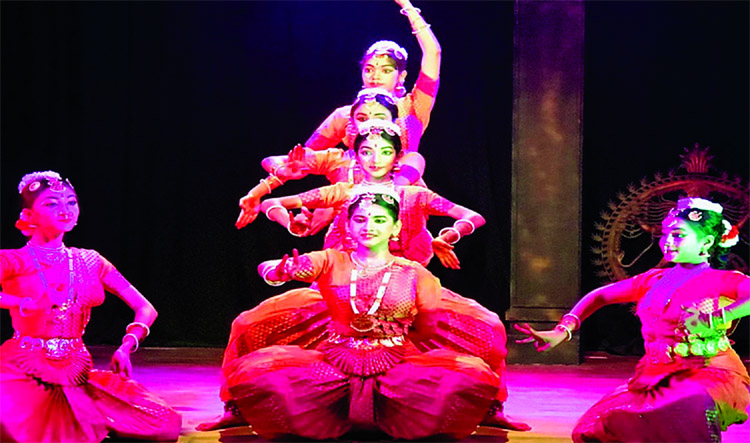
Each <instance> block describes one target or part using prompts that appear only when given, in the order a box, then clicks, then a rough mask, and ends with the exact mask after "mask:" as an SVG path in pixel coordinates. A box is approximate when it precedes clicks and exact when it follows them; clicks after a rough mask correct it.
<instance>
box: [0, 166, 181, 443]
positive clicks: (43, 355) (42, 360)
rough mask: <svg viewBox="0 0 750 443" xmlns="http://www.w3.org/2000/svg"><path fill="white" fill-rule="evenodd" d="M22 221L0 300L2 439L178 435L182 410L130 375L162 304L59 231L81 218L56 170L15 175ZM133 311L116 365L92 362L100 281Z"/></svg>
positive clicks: (5, 264)
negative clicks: (88, 340)
mask: <svg viewBox="0 0 750 443" xmlns="http://www.w3.org/2000/svg"><path fill="white" fill-rule="evenodd" d="M18 191H19V193H20V194H21V201H22V206H23V210H22V211H21V217H20V219H19V220H18V222H17V223H16V226H17V227H18V228H19V229H20V230H21V232H23V234H24V235H26V236H27V237H28V238H29V241H28V242H27V243H26V246H24V247H22V248H20V249H3V250H0V283H1V284H2V293H0V307H2V308H3V309H8V310H10V314H11V318H12V319H13V329H14V330H15V332H14V334H13V338H11V339H10V340H8V341H6V342H5V343H3V345H2V346H1V347H0V353H1V355H2V358H1V359H0V385H2V388H1V389H0V409H2V411H3V413H2V416H1V417H0V437H1V438H0V440H2V441H21V442H41V441H45V442H47V441H49V442H63V441H71V442H99V441H102V440H104V439H105V438H106V437H107V435H108V434H110V433H111V434H113V435H116V436H118V437H121V438H130V439H144V440H176V439H177V438H178V436H179V433H180V427H181V422H182V419H181V417H180V415H179V414H178V413H177V412H176V411H174V410H173V409H172V408H170V407H169V406H167V405H166V404H165V403H164V402H163V401H162V400H160V399H158V398H156V397H155V396H154V395H152V394H150V393H149V392H148V391H146V389H145V388H144V387H143V386H141V385H140V384H138V383H136V382H135V381H133V380H130V379H129V378H130V374H131V371H132V365H131V363H130V353H131V352H134V351H135V350H137V349H138V345H139V343H140V342H141V341H142V340H143V339H144V338H146V336H147V335H148V334H149V328H150V326H151V324H152V323H153V322H154V319H156V310H155V309H154V307H153V306H152V305H151V303H149V302H148V300H146V298H145V297H144V296H143V295H141V293H140V292H138V290H137V289H135V288H134V287H133V286H132V285H131V284H130V283H129V282H128V281H127V280H125V278H124V277H123V276H122V275H121V274H120V273H119V272H118V271H117V269H115V268H114V266H112V264H111V263H109V262H108V261H107V260H106V259H105V258H104V257H102V256H101V255H99V253H98V252H96V251H94V250H90V249H79V248H69V247H67V246H65V244H63V236H64V235H65V233H66V232H69V231H70V230H71V229H73V227H74V226H75V225H76V223H77V222H78V215H79V207H78V196H77V195H76V192H75V190H74V189H73V186H72V185H71V184H70V182H69V181H68V180H63V179H62V178H61V177H60V175H59V174H58V173H56V172H52V171H45V172H34V173H31V174H27V175H25V176H24V177H23V179H22V180H21V182H20V183H19V185H18ZM105 289H106V290H107V291H108V292H111V293H113V294H115V295H117V296H118V297H119V298H121V299H122V300H123V301H124V302H125V303H126V304H127V305H128V306H130V308H132V309H133V311H135V319H134V321H133V322H132V323H130V324H129V325H128V326H127V327H126V328H125V335H124V336H123V338H122V345H121V346H120V347H119V348H117V350H116V351H115V353H114V355H113V356H112V363H111V367H112V371H113V372H111V371H100V370H96V369H93V365H92V362H91V355H90V354H89V351H88V349H86V346H85V345H84V343H83V341H82V339H81V337H82V336H83V332H84V330H85V328H86V324H87V323H88V321H89V317H90V314H91V308H93V307H95V306H98V305H100V304H102V303H103V302H104V290H105Z"/></svg>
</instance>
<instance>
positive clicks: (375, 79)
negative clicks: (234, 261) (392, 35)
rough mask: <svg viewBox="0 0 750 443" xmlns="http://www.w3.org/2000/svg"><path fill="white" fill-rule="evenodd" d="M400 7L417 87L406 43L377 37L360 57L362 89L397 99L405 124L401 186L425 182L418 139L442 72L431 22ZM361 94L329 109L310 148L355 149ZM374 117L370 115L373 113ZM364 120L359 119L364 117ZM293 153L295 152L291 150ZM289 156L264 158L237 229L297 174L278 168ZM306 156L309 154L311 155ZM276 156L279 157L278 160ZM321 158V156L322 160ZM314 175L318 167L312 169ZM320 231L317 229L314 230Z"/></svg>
mask: <svg viewBox="0 0 750 443" xmlns="http://www.w3.org/2000/svg"><path fill="white" fill-rule="evenodd" d="M395 2H396V3H397V4H398V5H399V6H400V7H401V14H403V15H405V16H406V17H407V18H408V19H409V23H410V24H411V27H412V32H413V34H414V35H415V36H416V38H417V42H418V43H419V46H420V48H421V50H422V60H421V64H420V72H419V75H418V78H417V81H416V83H415V85H414V88H413V89H412V91H411V92H409V93H407V92H406V88H405V87H404V82H405V80H406V75H407V71H406V64H407V57H408V54H407V52H406V50H405V49H404V48H402V47H401V46H399V45H398V44H397V43H395V42H392V41H386V40H383V41H378V42H376V43H374V44H373V45H371V46H370V48H368V49H367V51H365V54H364V55H363V57H362V60H361V61H360V68H361V76H362V85H363V88H366V89H370V88H372V91H371V92H369V93H368V94H369V95H372V94H373V93H377V92H376V91H379V92H381V93H384V94H385V95H387V96H388V97H390V98H389V99H388V100H389V101H393V104H392V105H387V104H385V103H383V101H382V100H381V99H378V101H379V102H381V103H380V104H381V105H385V106H386V107H387V108H388V110H387V114H388V115H390V119H391V120H394V119H395V121H396V123H397V124H398V125H399V126H400V127H401V129H402V130H401V136H400V137H401V144H402V146H403V149H404V155H402V156H401V159H400V161H399V163H400V164H399V167H398V168H397V173H396V174H395V176H394V181H395V182H396V184H398V185H410V184H423V182H422V174H423V173H424V168H425V159H424V157H423V156H422V155H421V154H419V153H418V152H417V150H418V148H419V141H420V139H421V137H422V134H424V131H425V130H426V129H427V125H428V124H429V121H430V114H431V113H432V108H433V106H434V104H435V97H436V95H437V90H438V85H439V75H440V61H441V48H440V43H439V42H438V40H437V37H435V34H434V33H433V32H432V28H431V27H430V25H429V24H428V23H427V22H425V20H424V19H423V18H422V16H421V10H420V9H419V8H415V7H414V6H413V5H412V4H411V2H410V1H409V0H395ZM361 97H362V96H361V95H360V96H358V98H357V100H356V101H355V104H354V105H346V106H342V107H340V108H337V109H336V110H334V111H333V113H331V115H329V116H328V118H326V119H325V121H324V122H323V123H321V125H320V126H319V127H318V129H317V130H316V131H315V133H313V135H312V136H310V138H309V139H308V140H307V141H306V142H305V146H307V147H308V148H309V149H311V150H315V151H331V148H335V147H337V146H339V144H341V143H342V144H343V145H344V146H346V147H347V148H351V147H352V144H353V142H354V137H355V136H356V135H357V123H358V119H357V115H356V108H355V107H356V106H357V105H358V104H359V105H361V104H362V101H361V100H360V99H361ZM367 103H368V106H373V105H374V106H377V104H375V103H374V102H373V101H371V100H367ZM375 113H380V114H381V117H376V118H383V117H382V116H384V115H385V110H382V109H381V110H377V111H373V112H372V114H375ZM371 116H372V115H371ZM360 121H361V120H360ZM302 149H303V148H302V147H301V146H300V147H298V148H297V151H296V154H294V155H290V157H292V158H294V159H295V160H296V161H297V162H298V163H299V161H300V160H301V158H302V155H303V154H302V152H303V151H302ZM292 152H295V151H292ZM327 155H334V156H337V155H341V153H340V152H328V153H327ZM282 157H285V156H278V157H271V158H269V159H265V160H264V162H263V167H264V168H265V169H266V171H267V172H269V173H270V174H271V175H270V176H269V177H268V178H267V179H264V180H261V183H260V184H259V185H258V186H255V187H254V188H253V189H251V190H250V191H249V192H248V193H247V195H246V196H244V197H243V198H242V199H240V203H239V205H240V215H239V217H238V218H237V222H236V223H235V224H236V226H237V228H242V227H244V226H247V224H249V223H251V222H252V221H253V220H254V219H255V217H256V216H257V214H258V213H257V205H258V204H259V202H260V199H261V198H262V197H263V196H264V195H267V194H270V193H271V191H272V190H273V189H275V188H277V187H279V186H281V185H282V184H283V183H284V181H286V180H288V179H292V178H294V179H296V178H300V177H301V176H296V174H297V172H296V171H292V170H291V169H289V168H287V170H286V171H284V173H282V172H281V170H280V169H279V168H281V167H282V166H283V165H282V164H280V163H279V161H278V159H279V158H282ZM308 158H310V156H309V155H308ZM274 159H276V160H274ZM321 161H322V160H321ZM311 173H313V174H315V172H311ZM317 215H318V217H319V219H320V221H318V222H316V223H315V226H318V227H322V226H325V224H326V223H328V222H330V218H329V217H327V216H326V214H325V213H323V212H320V213H319V214H317ZM315 232H317V231H315Z"/></svg>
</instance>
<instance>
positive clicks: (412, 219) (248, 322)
mask: <svg viewBox="0 0 750 443" xmlns="http://www.w3.org/2000/svg"><path fill="white" fill-rule="evenodd" d="M360 130H361V134H360V135H358V136H357V138H356V141H355V150H356V153H357V162H358V163H359V170H361V171H362V174H363V182H362V184H360V185H353V184H350V183H338V184H336V185H333V186H326V187H323V188H318V189H315V190H312V191H308V192H306V193H303V194H300V195H296V196H289V197H282V198H279V199H271V200H266V201H264V203H263V209H264V212H265V213H266V214H267V215H268V216H269V217H270V218H271V219H272V220H275V221H277V222H279V223H281V224H282V225H283V226H287V227H291V226H290V225H289V221H290V218H289V213H288V210H289V209H294V208H299V207H301V206H302V205H303V204H305V205H309V207H310V208H319V207H334V208H336V209H337V212H338V216H337V218H336V220H335V221H334V223H333V224H332V225H331V229H330V230H329V232H328V235H327V236H326V242H325V247H326V248H334V249H339V250H343V251H348V250H352V249H353V248H354V247H355V245H356V241H355V240H354V239H353V237H352V236H351V233H350V232H349V229H348V226H347V224H348V217H347V216H346V205H347V203H348V202H349V200H350V198H351V196H352V194H353V193H356V192H358V190H359V189H366V188H367V186H371V185H372V184H378V185H381V186H387V187H389V188H390V189H392V190H393V192H395V193H397V194H398V195H399V196H400V199H401V215H400V221H401V224H402V228H401V230H400V234H399V235H398V236H397V237H398V238H394V239H392V241H390V245H389V246H390V250H391V251H392V252H393V253H394V255H397V256H402V257H405V258H407V259H410V260H414V261H417V262H419V263H421V264H422V265H426V264H427V263H428V262H429V261H430V259H431V258H432V256H433V251H434V252H435V254H436V255H438V257H439V258H440V260H441V262H442V263H443V264H444V265H445V266H447V267H451V268H458V267H459V261H458V258H457V256H456V255H455V253H454V251H453V248H454V246H453V244H454V243H456V242H457V241H458V240H459V239H460V238H461V237H462V236H466V235H469V234H471V233H472V232H473V230H474V229H475V228H477V227H480V226H482V225H483V224H484V218H483V217H482V216H481V215H480V214H478V213H476V212H475V211H472V210H470V209H468V208H465V207H463V206H459V205H456V204H454V203H452V202H450V201H448V200H447V199H445V198H443V197H440V196H439V195H437V194H436V193H434V192H432V191H430V190H429V189H427V188H423V187H414V186H405V187H398V186H394V185H393V183H392V182H391V180H390V177H391V172H392V170H393V166H394V164H395V162H396V160H397V158H398V155H399V153H400V137H398V131H399V127H398V126H396V125H394V124H393V123H391V122H388V121H384V120H369V121H367V122H365V123H363V124H362V125H361V126H360ZM430 215H441V216H448V217H452V218H455V219H456V222H455V223H454V225H453V227H450V228H445V229H443V230H442V231H441V233H440V235H439V236H438V237H437V238H435V239H433V238H432V236H431V235H430V233H429V231H428V230H427V227H426V223H427V219H428V217H429V216H430ZM438 310H439V312H440V313H441V321H440V323H439V325H438V330H437V331H436V336H437V337H431V338H430V339H422V338H419V337H415V338H414V339H413V341H414V342H415V344H416V345H417V347H419V349H422V350H428V349H435V348H446V349H451V350H455V351H460V352H464V353H470V354H472V355H476V356H479V357H481V358H482V359H483V360H485V361H486V362H487V363H488V364H489V365H490V367H491V368H492V369H493V370H494V371H495V372H496V373H497V374H498V376H499V378H500V389H499V391H498V395H497V397H496V401H495V402H494V404H493V407H492V409H491V411H490V414H488V416H487V417H485V419H484V420H483V424H486V425H490V426H500V427H505V428H509V429H515V430H528V429H529V427H528V426H527V425H526V424H524V423H518V422H512V421H510V420H509V419H508V418H507V417H506V416H505V415H504V414H503V408H502V405H503V402H504V401H505V400H506V398H507V389H506V387H505V356H506V354H507V350H506V347H505V345H506V334H505V328H504V326H503V324H502V322H501V321H500V319H499V317H498V316H497V314H495V313H493V312H491V311H489V310H488V309H486V308H484V307H483V306H481V305H480V304H479V303H477V302H476V301H474V300H472V299H468V298H465V297H461V296H460V295H458V294H456V293H454V292H452V291H450V290H448V289H446V288H442V297H441V299H440V303H439V306H438ZM330 321H331V317H330V313H329V312H328V311H327V307H326V304H325V303H324V302H323V299H322V298H321V296H320V293H319V292H318V291H317V290H316V288H299V289H293V290H291V291H288V292H286V293H284V294H282V295H280V296H276V297H272V298H271V299H269V300H266V301H265V302H263V303H261V304H260V305H259V306H257V307H256V308H253V309H251V310H249V311H245V312H243V313H242V314H240V315H239V316H238V317H237V318H236V319H235V320H234V322H233V323H232V331H231V333H230V337H229V343H228V345H227V348H226V350H225V352H224V362H223V365H222V367H223V368H224V373H225V376H226V368H227V367H229V366H230V365H232V364H233V363H232V361H233V360H235V359H237V358H239V357H241V356H243V355H245V354H247V353H249V352H252V351H254V350H257V349H260V348H263V347H266V346H270V345H273V344H296V345H300V346H302V347H306V348H313V347H315V346H318V345H319V344H320V343H321V341H322V340H324V339H325V334H326V328H327V325H328V323H329V322H330ZM221 397H222V400H224V401H225V404H226V412H225V414H224V415H223V416H222V417H221V418H220V419H218V420H217V421H215V422H210V423H205V424H203V425H201V426H200V427H199V429H201V430H208V429H213V428H216V427H224V426H230V425H238V424H243V421H242V420H241V418H240V417H238V415H237V411H236V410H235V409H234V408H233V404H234V401H233V397H232V395H231V394H230V393H229V392H228V390H227V389H226V386H222V391H221Z"/></svg>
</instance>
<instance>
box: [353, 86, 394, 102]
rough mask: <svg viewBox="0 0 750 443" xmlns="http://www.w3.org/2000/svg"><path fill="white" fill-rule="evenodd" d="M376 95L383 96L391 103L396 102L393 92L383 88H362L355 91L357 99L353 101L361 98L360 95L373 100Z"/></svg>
mask: <svg viewBox="0 0 750 443" xmlns="http://www.w3.org/2000/svg"><path fill="white" fill-rule="evenodd" d="M378 95H382V96H385V98H386V100H388V101H390V102H391V103H393V104H395V103H396V97H394V96H393V94H391V93H390V92H388V91H387V90H386V89H383V88H363V89H361V90H360V91H359V92H358V93H357V99H356V100H355V101H357V100H359V99H361V98H362V97H365V99H371V100H375V96H378Z"/></svg>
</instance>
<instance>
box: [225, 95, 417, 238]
mask: <svg viewBox="0 0 750 443" xmlns="http://www.w3.org/2000/svg"><path fill="white" fill-rule="evenodd" d="M397 113H398V108H397V107H396V99H395V98H394V97H393V96H392V95H391V94H390V93H389V92H388V91H386V90H384V89H382V88H368V89H363V90H361V91H360V92H359V94H357V98H356V100H355V101H354V103H353V104H352V105H351V117H350V121H351V124H352V126H353V128H354V129H355V130H357V131H358V130H359V125H360V124H362V123H364V122H366V121H367V120H370V119H377V120H387V121H393V119H394V117H395V116H396V115H397ZM396 123H397V124H398V119H397V121H396ZM402 126H403V125H400V124H399V127H400V128H401V127H402ZM405 157H407V158H410V160H409V161H408V163H409V164H410V166H407V167H405V168H404V167H402V165H398V166H396V167H395V168H394V177H393V181H394V183H396V184H398V185H410V184H419V185H424V183H423V182H422V180H421V177H422V173H423V172H424V158H423V157H422V156H421V155H419V154H418V153H415V152H410V153H405V154H404V153H402V155H401V156H400V158H399V161H402V160H403V159H404V158H405ZM261 165H262V166H263V168H264V169H265V170H266V171H268V172H269V174H270V175H269V176H268V177H267V178H266V179H263V180H261V181H260V183H258V185H256V186H255V187H254V188H253V189H251V190H250V192H248V193H247V195H245V196H244V197H242V198H241V199H240V215H239V217H238V218H237V222H236V223H235V225H236V226H237V228H238V229H240V228H243V227H245V226H247V225H248V224H250V223H252V222H253V221H254V220H255V218H256V217H257V216H258V211H259V208H260V200H261V198H262V197H264V196H265V195H268V194H270V193H271V191H272V190H274V189H276V188H278V187H279V186H281V185H282V184H284V183H285V182H286V181H288V180H299V179H301V178H303V177H305V176H307V175H309V174H313V175H323V176H325V177H326V178H327V179H328V181H329V182H331V183H339V182H344V181H345V182H350V183H359V182H360V181H361V180H362V172H361V171H359V170H358V169H359V168H358V166H357V162H356V161H355V159H354V153H353V151H352V150H349V151H342V150H341V149H338V148H329V149H326V150H323V151H315V150H312V149H310V148H305V147H303V146H302V145H297V146H295V147H294V148H293V149H292V150H291V151H290V152H289V154H288V155H277V156H272V157H266V158H264V159H263V161H262V162H261ZM406 171H417V173H416V174H411V175H410V174H409V173H406V174H404V173H403V172H406ZM324 214H326V215H324ZM315 215H316V218H315V219H314V221H313V227H312V228H311V230H309V231H308V232H306V233H305V234H304V235H313V234H316V233H318V232H319V231H320V230H321V229H322V228H324V227H325V226H327V225H328V224H329V223H330V222H331V220H332V217H331V215H330V212H328V213H324V212H323V211H322V209H318V210H316V211H315Z"/></svg>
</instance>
